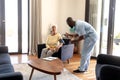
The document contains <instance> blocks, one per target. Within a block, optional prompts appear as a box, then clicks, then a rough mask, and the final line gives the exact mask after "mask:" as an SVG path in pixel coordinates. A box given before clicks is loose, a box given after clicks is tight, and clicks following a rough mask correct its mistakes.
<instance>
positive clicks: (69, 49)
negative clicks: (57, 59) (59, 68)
mask: <svg viewBox="0 0 120 80" xmlns="http://www.w3.org/2000/svg"><path fill="white" fill-rule="evenodd" d="M73 52H74V44H68V45H63V46H62V48H61V60H62V61H66V60H68V59H70V58H71V57H72V56H73Z"/></svg>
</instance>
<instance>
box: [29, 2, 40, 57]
mask: <svg viewBox="0 0 120 80" xmlns="http://www.w3.org/2000/svg"><path fill="white" fill-rule="evenodd" d="M29 13H30V22H29V23H30V28H29V54H30V55H36V54H37V44H39V43H41V0H30V12H29Z"/></svg>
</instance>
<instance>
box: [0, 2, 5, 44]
mask: <svg viewBox="0 0 120 80" xmlns="http://www.w3.org/2000/svg"><path fill="white" fill-rule="evenodd" d="M4 3H5V0H0V40H1V41H0V45H5V6H4Z"/></svg>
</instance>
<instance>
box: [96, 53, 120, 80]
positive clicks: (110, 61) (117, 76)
mask: <svg viewBox="0 0 120 80" xmlns="http://www.w3.org/2000/svg"><path fill="white" fill-rule="evenodd" d="M96 80H120V57H118V56H113V55H106V54H99V55H98V57H97V64H96Z"/></svg>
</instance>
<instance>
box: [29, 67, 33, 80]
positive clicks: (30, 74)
mask: <svg viewBox="0 0 120 80" xmlns="http://www.w3.org/2000/svg"><path fill="white" fill-rule="evenodd" d="M33 72H34V69H33V68H32V71H31V74H30V78H29V80H31V78H32V74H33Z"/></svg>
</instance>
